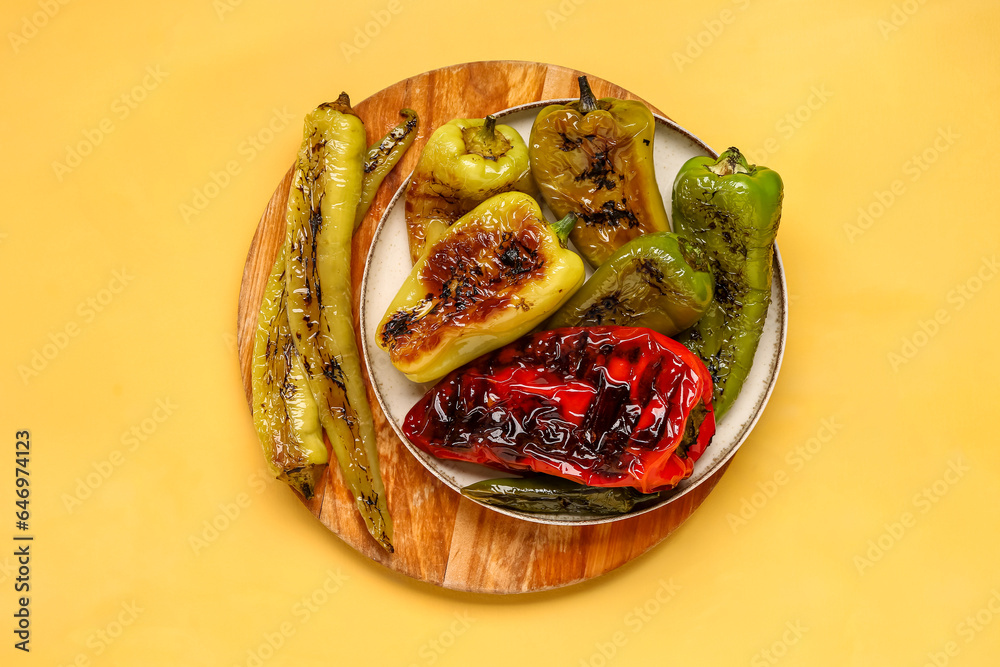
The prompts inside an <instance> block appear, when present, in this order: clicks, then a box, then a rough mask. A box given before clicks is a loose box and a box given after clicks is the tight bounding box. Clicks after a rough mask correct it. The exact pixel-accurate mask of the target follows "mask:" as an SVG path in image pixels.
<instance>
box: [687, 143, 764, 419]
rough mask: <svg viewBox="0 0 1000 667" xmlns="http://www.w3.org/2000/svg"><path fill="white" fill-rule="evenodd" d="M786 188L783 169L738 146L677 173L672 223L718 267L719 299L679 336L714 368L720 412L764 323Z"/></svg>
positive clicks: (750, 360) (731, 396)
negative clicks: (753, 161)
mask: <svg viewBox="0 0 1000 667" xmlns="http://www.w3.org/2000/svg"><path fill="white" fill-rule="evenodd" d="M782 195H783V187H782V183H781V177H780V176H778V173H777V172H775V171H772V170H770V169H768V168H767V167H758V166H756V165H750V164H747V161H746V158H744V157H743V155H741V154H740V151H739V150H738V149H736V148H730V149H729V150H727V151H726V152H724V153H723V154H722V155H720V156H719V159H718V160H715V159H713V158H710V157H695V158H691V159H690V160H688V161H687V162H685V163H684V165H683V166H682V167H681V169H680V171H679V172H678V174H677V178H676V179H675V181H674V196H673V214H674V215H673V222H674V230H675V231H676V232H677V233H678V235H680V236H681V237H683V238H686V239H688V240H689V241H691V242H693V243H694V244H696V245H698V246H699V247H701V249H702V250H703V251H704V252H705V254H706V256H707V257H708V258H709V261H710V262H711V265H712V272H713V274H714V275H715V299H714V300H713V301H712V304H711V305H710V306H709V308H708V310H707V311H706V313H705V314H704V315H703V316H702V318H701V319H700V320H698V323H697V324H695V325H694V326H693V327H691V328H690V329H688V330H687V331H685V332H683V333H682V334H681V335H680V336H678V340H679V341H681V342H682V343H684V344H685V345H686V346H687V347H688V349H690V350H691V351H692V352H694V353H695V354H697V355H698V356H699V357H701V360H702V361H704V362H705V366H707V367H708V370H709V372H710V373H711V374H712V380H713V384H714V387H715V396H714V403H715V414H716V418H717V419H721V418H722V416H723V415H724V414H725V413H726V411H727V410H728V409H729V408H730V407H731V406H732V404H733V401H735V400H736V396H737V394H739V391H740V388H741V387H742V386H743V382H744V381H745V380H746V377H747V374H748V373H749V372H750V365H751V364H752V363H753V357H754V353H755V352H756V351H757V343H758V342H759V341H760V336H761V332H762V331H763V329H764V320H765V318H766V316H767V309H768V306H769V304H770V300H771V269H772V266H771V265H772V258H773V255H774V238H775V236H776V235H777V233H778V223H779V222H780V221H781V200H782Z"/></svg>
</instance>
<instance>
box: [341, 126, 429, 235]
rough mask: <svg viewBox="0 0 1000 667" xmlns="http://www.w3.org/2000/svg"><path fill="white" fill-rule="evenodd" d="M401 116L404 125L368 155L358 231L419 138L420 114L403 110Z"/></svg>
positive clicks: (373, 148)
mask: <svg viewBox="0 0 1000 667" xmlns="http://www.w3.org/2000/svg"><path fill="white" fill-rule="evenodd" d="M399 115H400V116H402V117H403V122H402V123H400V124H399V125H397V126H396V127H394V128H392V129H391V130H389V133H388V134H387V135H385V137H384V138H383V139H382V141H380V142H379V143H377V144H375V145H374V146H372V147H371V148H369V149H368V155H367V156H365V167H364V171H365V175H364V178H363V179H362V182H361V202H360V203H359V204H358V212H357V214H356V215H355V217H354V228H355V229H357V228H358V227H359V226H360V225H361V221H362V220H364V219H365V215H367V213H368V209H369V208H371V205H372V201H373V200H374V199H375V192H376V191H377V190H378V186H380V185H381V184H382V181H383V179H385V176H386V174H388V173H389V172H390V171H392V168H393V167H395V166H396V163H397V162H399V160H400V158H402V157H403V154H404V153H405V152H406V151H407V149H408V148H409V147H410V144H412V143H413V140H414V139H415V138H416V136H417V129H418V127H419V124H420V121H419V120H418V119H417V112H416V111H414V110H413V109H400V111H399Z"/></svg>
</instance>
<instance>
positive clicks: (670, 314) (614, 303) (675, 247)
mask: <svg viewBox="0 0 1000 667" xmlns="http://www.w3.org/2000/svg"><path fill="white" fill-rule="evenodd" d="M711 301H712V274H711V272H710V268H709V266H708V264H707V262H706V261H705V258H704V255H703V254H702V253H701V251H700V250H699V249H698V248H697V247H695V246H693V245H692V244H691V243H690V242H689V241H686V240H685V239H682V238H678V237H677V235H676V234H672V233H670V232H656V233H654V234H645V235H643V236H640V237H638V238H635V239H632V240H631V241H629V242H628V243H626V244H625V245H623V246H622V247H621V248H619V249H618V250H616V251H615V253H614V254H613V255H611V257H609V258H608V261H606V262H605V263H604V264H601V266H600V267H598V269H597V270H596V271H594V274H593V275H592V276H590V278H588V279H587V282H585V283H584V284H583V287H581V288H580V289H579V290H577V292H576V293H575V294H574V295H573V296H572V297H570V299H569V301H567V302H566V303H565V305H563V307H562V308H560V309H559V310H558V311H556V313H555V314H554V315H553V316H552V317H550V318H549V320H548V322H546V323H545V328H547V329H556V328H558V327H573V326H591V325H600V324H620V325H623V326H631V327H649V328H650V329H653V330H654V331H658V332H660V333H661V334H664V335H665V336H673V335H674V334H676V333H678V332H680V331H683V330H684V329H687V328H688V327H690V326H691V325H692V324H694V323H695V322H697V321H698V318H699V317H701V315H702V313H704V312H705V309H706V308H707V307H708V304H709V303H711Z"/></svg>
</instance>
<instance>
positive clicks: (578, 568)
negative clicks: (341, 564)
mask: <svg viewBox="0 0 1000 667" xmlns="http://www.w3.org/2000/svg"><path fill="white" fill-rule="evenodd" d="M580 74H583V72H578V71H576V70H572V69H567V68H564V67H559V66H554V65H545V64H539V63H526V62H513V61H493V62H476V63H467V64H464V65H455V66H452V67H446V68H443V69H439V70H434V71H432V72H426V73H424V74H420V75H417V76H414V77H411V78H409V79H406V80H405V81H400V82H399V83H396V84H395V85H392V86H390V87H388V88H386V89H384V90H382V91H380V92H378V93H376V94H375V95H372V96H371V97H369V98H368V99H366V100H364V101H363V102H360V103H357V104H355V110H356V111H357V113H358V115H359V116H360V117H361V118H362V120H364V122H365V126H366V128H367V132H368V143H369V145H371V144H372V143H375V142H376V141H378V140H379V139H380V138H381V137H382V136H383V135H384V133H385V132H386V131H387V130H388V129H389V128H390V127H392V126H394V125H395V124H396V123H397V122H398V118H399V110H400V109H401V108H404V107H409V108H411V109H414V110H415V111H416V112H417V113H418V114H419V116H420V132H419V135H418V136H417V138H416V140H415V142H414V144H413V146H412V147H411V149H410V150H409V151H408V152H407V154H406V155H405V156H404V158H403V160H402V161H401V162H400V164H399V165H398V166H397V167H396V168H395V169H394V170H393V171H392V173H390V174H389V176H388V177H387V178H386V180H385V182H384V183H383V184H382V186H381V188H380V189H379V192H378V194H377V196H376V197H375V201H374V203H373V204H372V207H371V210H370V211H369V212H368V215H367V217H366V219H365V221H364V223H363V224H362V225H361V227H360V228H359V229H358V231H357V232H356V233H355V235H354V242H353V260H352V265H351V279H352V285H353V286H354V287H353V289H354V319H355V331H356V332H360V325H359V323H358V312H359V304H358V296H359V292H360V285H361V277H362V272H363V269H364V263H365V258H366V256H367V254H368V249H369V247H370V246H371V243H372V235H373V233H374V231H375V228H376V226H377V225H378V221H379V220H380V219H381V217H382V214H383V212H384V211H385V208H386V207H387V205H388V204H389V202H390V200H391V198H392V195H393V193H395V192H396V190H397V189H398V188H399V186H400V185H401V184H402V183H403V181H404V180H405V179H406V177H407V176H408V175H409V174H410V172H411V171H412V170H413V168H414V166H415V165H416V162H417V158H418V157H419V155H420V151H421V150H422V149H423V146H424V144H425V143H426V141H427V138H428V137H429V136H430V134H431V133H432V132H433V130H434V129H436V128H437V127H438V126H440V125H442V124H444V123H446V122H448V121H450V120H452V119H454V118H475V117H483V116H486V115H487V114H489V113H492V112H496V111H500V110H502V109H506V108H508V107H513V106H517V105H520V104H525V103H527V102H533V101H536V100H542V99H556V98H568V97H576V96H577V95H578V88H577V77H578V76H579V75H580ZM588 78H589V80H590V85H591V87H592V88H593V90H594V93H595V94H596V95H597V96H598V97H619V98H628V99H640V98H638V97H637V96H636V95H633V94H632V93H630V92H629V91H626V90H624V89H622V88H620V87H618V86H615V85H614V84H611V83H609V82H607V81H604V80H602V79H599V78H597V77H595V76H593V75H588ZM329 92H330V94H329V97H330V99H331V100H332V99H333V98H336V97H337V95H338V94H339V93H340V90H330V91H329ZM647 104H648V103H647ZM650 107H651V108H652V109H653V110H654V111H657V113H661V114H662V112H660V111H658V110H656V108H655V107H652V105H650ZM303 115H305V112H303ZM664 115H665V114H664ZM294 158H295V156H294V155H290V156H289V159H290V161H292V162H293V163H294ZM291 180H292V170H291V169H289V171H288V173H287V174H286V175H285V178H284V179H283V180H282V181H281V183H279V184H278V187H277V189H276V190H275V192H274V195H273V196H272V197H271V200H270V202H269V203H268V205H267V208H266V209H265V211H264V214H263V216H262V217H261V220H260V223H259V224H258V226H257V231H256V234H255V235H254V237H253V241H252V242H251V244H250V251H249V253H248V255H247V261H246V266H245V268H244V271H243V282H242V285H241V287H240V295H239V309H238V314H237V339H238V351H239V358H240V368H241V372H242V375H243V384H244V388H245V389H246V393H247V401H248V404H249V402H250V360H251V356H252V352H253V339H254V328H255V327H256V323H257V311H258V309H259V308H260V303H261V298H262V294H263V289H264V284H265V282H266V280H267V276H268V273H269V272H270V268H271V265H272V264H273V262H274V258H275V257H276V255H277V252H278V248H279V246H280V244H281V242H282V239H283V238H284V225H285V206H286V202H287V199H288V191H289V188H290V187H291ZM362 345H363V341H362V337H361V335H360V333H358V346H359V349H360V348H361V346H362ZM364 370H365V373H366V377H367V368H366V369H364ZM368 393H369V400H370V402H371V404H372V412H373V413H374V418H375V428H376V432H377V435H378V443H379V457H380V460H381V465H382V475H383V478H384V479H385V484H386V488H387V493H388V504H389V510H390V512H391V514H392V518H393V524H394V529H395V535H394V539H393V542H394V545H395V547H396V551H395V553H393V554H389V553H386V552H385V551H383V550H382V549H381V548H380V547H379V546H378V544H376V542H375V541H374V540H373V539H372V538H371V537H370V536H369V535H368V533H367V531H366V530H365V528H364V524H363V523H362V521H361V519H360V517H359V515H358V513H357V511H356V510H355V507H354V502H353V500H352V499H351V498H350V496H349V495H348V493H347V491H346V489H345V487H344V485H343V483H342V478H341V475H340V470H339V469H338V467H337V465H336V462H335V461H334V462H332V463H331V465H330V466H329V468H328V473H327V474H326V475H325V476H324V478H323V480H322V481H321V483H320V484H319V486H318V488H317V492H316V495H315V496H314V497H313V498H312V499H311V500H310V501H305V502H306V505H307V507H308V508H309V509H310V511H312V513H313V514H314V515H316V517H317V518H318V519H319V520H320V521H321V522H322V523H323V524H324V525H325V526H327V527H328V528H329V529H330V530H331V531H333V532H334V533H336V534H337V535H338V536H339V537H340V538H341V539H343V540H344V541H345V542H347V543H348V544H349V545H351V546H352V547H354V548H355V549H357V550H358V551H359V552H361V553H362V554H364V555H365V556H367V557H368V558H371V559H372V560H374V561H376V562H379V563H382V564H383V565H385V566H386V567H389V568H391V569H393V570H396V571H398V572H401V573H403V574H406V575H409V576H411V577H414V578H416V579H420V580H423V581H427V582H430V583H432V584H436V585H439V586H444V587H446V588H450V589H455V590H460V591H470V592H477V593H522V592H530V591H539V590H544V589H548V588H555V587H559V586H566V585H569V584H573V583H577V582H580V581H584V580H587V579H590V578H592V577H596V576H598V575H601V574H604V573H606V572H609V571H610V570H613V569H615V568H617V567H619V566H621V565H622V564H624V563H626V562H628V561H629V560H631V559H633V558H635V557H636V556H639V555H640V554H642V553H644V552H646V551H647V550H649V549H650V548H651V547H653V546H654V545H656V544H657V543H658V542H660V541H661V540H663V539H664V538H665V537H666V536H667V535H669V534H670V533H671V532H672V531H673V530H674V529H676V528H677V527H678V526H679V525H680V524H681V523H682V522H683V521H684V520H685V519H686V518H687V517H688V516H690V514H691V513H692V512H693V511H694V510H695V509H696V508H697V507H698V505H700V504H701V502H702V501H703V500H704V498H705V497H706V496H707V495H708V493H709V492H710V491H711V490H712V488H713V487H714V486H715V484H716V482H717V481H718V479H719V478H720V477H721V476H722V474H723V472H724V471H725V469H726V467H728V464H727V465H725V466H722V467H721V468H720V469H719V470H718V471H716V472H715V473H714V474H713V475H712V476H711V477H710V478H708V479H706V480H705V481H704V482H703V483H702V484H701V485H699V486H698V487H697V488H695V489H694V490H693V491H692V492H690V493H688V494H686V495H684V496H682V497H680V498H678V499H677V500H676V501H674V502H672V503H670V504H668V505H666V506H665V507H663V508H661V509H659V510H656V511H653V512H649V513H646V514H642V515H640V516H636V517H633V518H631V519H625V520H622V521H617V522H614V523H606V524H600V525H592V526H552V525H545V524H536V523H531V522H527V521H522V520H520V519H516V518H513V517H509V516H506V515H503V514H499V513H497V512H493V511H491V510H488V509H485V508H483V507H481V506H479V505H477V504H475V503H473V502H470V501H468V500H466V499H464V498H462V497H461V496H460V495H459V494H457V493H455V492H454V491H452V490H451V489H449V488H448V487H446V486H445V485H444V484H442V483H441V482H439V481H438V480H437V479H436V478H435V477H434V476H433V475H432V474H431V473H430V472H428V471H427V470H426V469H425V468H424V467H423V465H421V464H420V462H419V461H417V460H416V459H415V458H414V457H413V456H411V455H410V453H409V452H408V451H407V449H406V447H405V446H404V445H403V444H402V443H401V442H400V441H399V439H398V438H397V437H396V434H395V433H394V431H393V430H392V428H391V427H390V425H389V424H388V422H387V421H386V417H385V415H384V414H383V413H382V411H381V410H380V408H379V404H378V401H377V400H376V397H375V395H374V393H373V390H372V388H371V386H369V387H368ZM255 444H256V443H255Z"/></svg>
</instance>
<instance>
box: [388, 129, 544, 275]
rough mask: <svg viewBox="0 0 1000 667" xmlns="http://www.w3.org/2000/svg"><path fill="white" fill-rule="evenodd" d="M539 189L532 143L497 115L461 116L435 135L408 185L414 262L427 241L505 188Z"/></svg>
mask: <svg viewBox="0 0 1000 667" xmlns="http://www.w3.org/2000/svg"><path fill="white" fill-rule="evenodd" d="M511 190H518V191H520V192H527V193H528V194H536V193H537V189H536V188H535V184H534V181H533V180H532V178H531V168H530V166H529V164H528V147H527V146H526V145H525V143H524V140H523V139H522V138H521V135H519V134H518V133H517V130H515V129H513V128H511V127H508V126H507V125H497V124H496V118H494V117H493V116H487V117H486V118H485V119H480V118H458V119H455V120H453V121H451V122H448V123H445V124H444V125H442V126H441V127H439V128H438V129H437V130H435V131H434V134H432V135H431V137H430V139H428V140H427V145H426V146H424V150H423V152H422V153H421V154H420V161H419V162H417V168H416V169H414V171H413V176H412V178H411V179H410V184H409V186H408V187H407V189H406V203H405V209H404V210H405V217H406V233H407V236H408V237H409V243H410V259H411V260H412V261H413V262H414V263H416V261H417V258H419V257H420V255H422V254H423V252H424V247H425V245H426V244H428V243H431V242H433V241H434V240H435V239H437V237H439V236H441V234H443V233H444V231H445V230H446V229H448V227H449V226H451V225H452V224H454V223H455V221H456V220H458V219H459V218H460V217H462V216H463V215H465V214H466V213H468V212H469V211H471V210H472V209H474V208H475V207H476V206H478V205H479V204H481V203H482V202H484V201H486V200H487V199H489V198H490V197H492V196H493V195H496V194H499V193H501V192H508V191H511Z"/></svg>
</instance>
